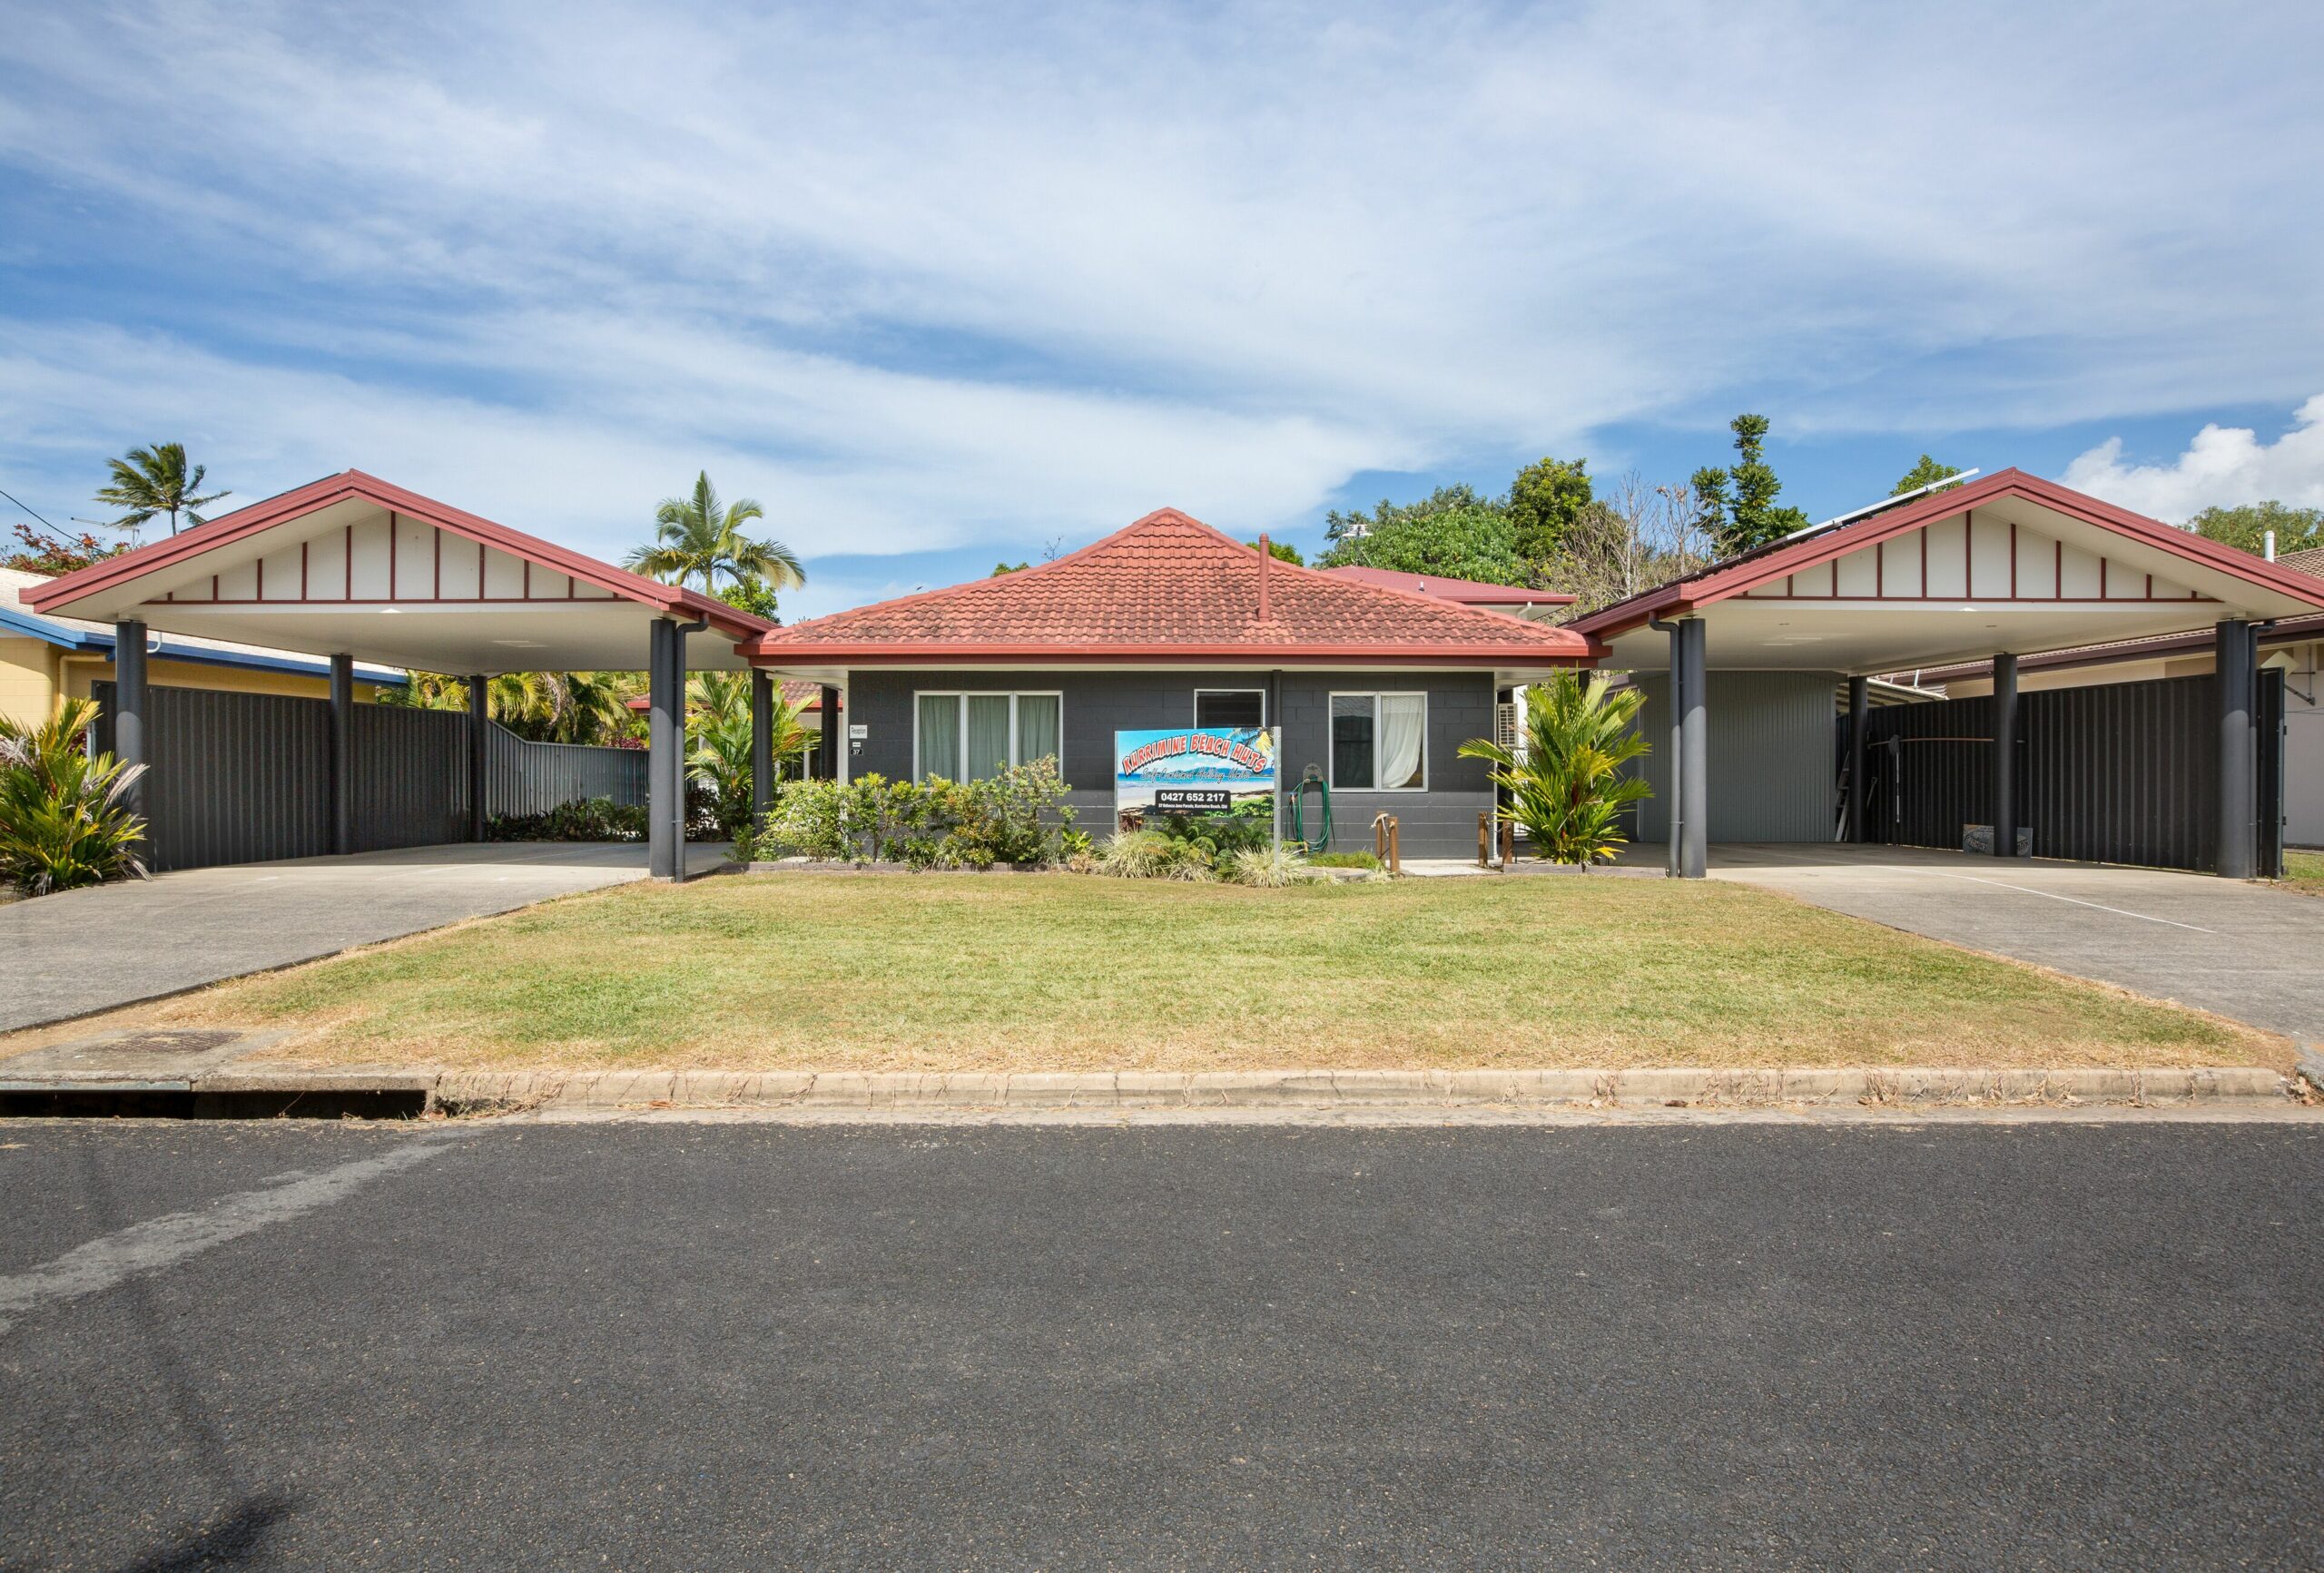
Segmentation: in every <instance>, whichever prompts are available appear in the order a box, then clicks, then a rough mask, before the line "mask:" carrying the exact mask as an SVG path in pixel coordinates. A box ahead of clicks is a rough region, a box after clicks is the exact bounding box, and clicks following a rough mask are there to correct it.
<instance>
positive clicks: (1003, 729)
mask: <svg viewBox="0 0 2324 1573" xmlns="http://www.w3.org/2000/svg"><path fill="white" fill-rule="evenodd" d="M1008 768H1009V695H1007V694H1005V693H971V694H970V695H969V771H968V774H967V775H965V776H963V777H962V778H961V779H962V780H963V781H990V780H991V779H992V778H993V777H995V776H997V775H999V774H1000V773H1001V772H1004V771H1006V770H1007V769H1008Z"/></svg>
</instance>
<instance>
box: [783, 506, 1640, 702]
mask: <svg viewBox="0 0 2324 1573" xmlns="http://www.w3.org/2000/svg"><path fill="white" fill-rule="evenodd" d="M1263 603H1264V614H1262V605H1263ZM738 648H740V649H742V650H743V652H744V653H745V654H753V655H755V656H757V657H758V658H759V659H760V660H762V661H763V662H764V663H766V664H771V665H784V664H793V663H797V664H808V663H812V664H818V665H821V664H842V663H852V664H883V663H884V664H901V663H903V662H921V663H926V662H939V663H945V664H951V663H959V662H964V661H1002V662H1020V663H1028V664H1030V663H1037V662H1040V661H1059V660H1084V661H1132V662H1138V663H1169V662H1190V661H1222V660H1226V661H1256V660H1267V661H1295V662H1309V663H1313V662H1317V661H1364V660H1384V661H1389V662H1414V663H1428V662H1476V663H1478V664H1502V665H1512V664H1514V665H1543V664H1550V665H1555V664H1566V663H1581V662H1585V661H1587V660H1589V659H1590V657H1591V656H1592V655H1593V654H1596V651H1595V647H1594V646H1592V645H1591V644H1590V641H1588V640H1587V639H1585V638H1583V637H1582V636H1581V635H1580V634H1575V633H1573V632H1571V630H1569V629H1564V628H1551V627H1547V626H1544V625H1542V624H1538V623H1528V622H1526V621H1524V620H1523V619H1521V618H1519V617H1514V616H1511V615H1509V614H1505V613H1500V612H1488V611H1482V610H1480V609H1477V608H1475V607H1471V606H1464V605H1459V604H1458V603H1456V602H1452V601H1446V600H1443V599H1440V598H1436V597H1433V596H1429V595H1418V594H1415V593H1413V592H1412V591H1409V590H1403V589H1390V588H1386V587H1384V586H1382V585H1371V584H1365V583H1363V582H1361V581H1359V580H1354V579H1350V578H1344V577H1341V576H1338V575H1332V574H1326V573H1323V572H1320V571H1318V570H1316V569H1314V568H1299V567H1294V566H1292V565H1290V564H1288V563H1282V562H1275V561H1274V560H1272V559H1270V558H1268V557H1266V556H1265V555H1262V554H1260V553H1258V552H1255V551H1253V550H1252V549H1251V548H1250V547H1248V546H1244V545H1242V544H1241V543H1240V542H1238V541H1236V540H1233V539H1231V538H1230V537H1228V536H1224V535H1222V534H1220V533H1219V532H1218V531H1216V530H1214V529H1212V528H1211V527H1210V526H1208V525H1206V524H1204V523H1202V522H1201V521H1200V520H1198V519H1194V518H1190V517H1188V516H1187V515H1185V514H1182V513H1180V512H1178V511H1177V509H1176V508H1163V509H1160V510H1158V511H1157V512H1155V513H1151V514H1148V515H1147V516H1145V517H1144V518H1142V519H1140V520H1138V521H1137V523H1136V524H1134V525H1131V526H1128V528H1127V529H1122V530H1118V531H1116V532H1115V533H1114V534H1112V535H1110V536H1107V537H1106V538H1105V539H1103V540H1101V541H1098V542H1097V543H1095V544H1094V545H1091V546H1084V547H1083V548H1082V549H1081V550H1079V551H1078V552H1074V553H1070V554H1068V555H1066V556H1062V557H1059V558H1058V559H1057V560H1056V561H1055V562H1052V563H1042V564H1040V565H1037V566H1035V567H1031V568H1026V569H1022V570H1020V571H1019V572H1017V573H1014V574H1003V575H1000V576H999V577H997V578H990V579H978V580H975V581H972V582H971V583H969V584H966V585H953V586H951V587H950V588H949V589H943V590H931V591H929V592H927V593H925V594H923V595H906V596H904V597H902V598H901V599H899V600H894V601H881V602H879V603H877V604H876V605H870V606H859V607H857V608H855V609H854V610H852V611H848V612H839V613H835V614H832V615H831V616H828V617H818V618H814V619H812V620H810V621H808V622H804V623H794V624H790V625H789V626H787V627H782V628H776V629H774V630H773V631H771V632H769V633H767V634H763V635H761V636H760V637H759V638H758V639H756V640H754V641H751V642H749V643H747V644H742V645H739V646H738Z"/></svg>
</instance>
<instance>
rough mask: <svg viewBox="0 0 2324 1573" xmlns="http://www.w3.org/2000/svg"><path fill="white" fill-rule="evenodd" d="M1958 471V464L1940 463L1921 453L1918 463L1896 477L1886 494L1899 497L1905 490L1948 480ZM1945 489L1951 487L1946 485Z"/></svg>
mask: <svg viewBox="0 0 2324 1573" xmlns="http://www.w3.org/2000/svg"><path fill="white" fill-rule="evenodd" d="M1960 473H1961V467H1960V466H1958V465H1950V464H1942V463H1940V462H1938V461H1937V460H1935V459H1933V458H1931V457H1929V456H1928V455H1926V454H1923V455H1921V460H1920V463H1918V464H1916V465H1915V466H1914V467H1912V468H1910V469H1908V470H1906V471H1905V473H1904V474H1903V475H1901V476H1899V477H1896V487H1895V488H1894V489H1893V490H1891V491H1890V492H1889V494H1888V495H1889V496H1892V497H1901V496H1904V495H1905V493H1906V492H1916V491H1918V490H1920V489H1921V488H1922V487H1933V486H1935V485H1936V483H1937V482H1939V481H1949V480H1951V479H1952V478H1953V477H1955V476H1957V475H1959V474H1960ZM1945 489H1946V490H1948V491H1949V490H1951V489H1952V488H1951V487H1946V488H1945Z"/></svg>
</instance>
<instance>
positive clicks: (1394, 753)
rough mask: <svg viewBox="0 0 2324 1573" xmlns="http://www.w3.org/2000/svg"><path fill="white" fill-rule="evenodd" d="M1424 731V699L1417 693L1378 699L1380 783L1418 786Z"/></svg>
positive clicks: (1426, 706) (1385, 695)
mask: <svg viewBox="0 0 2324 1573" xmlns="http://www.w3.org/2000/svg"><path fill="white" fill-rule="evenodd" d="M1427 730H1428V700H1427V698H1426V696H1424V695H1423V694H1418V693H1384V694H1382V695H1381V696H1380V784H1381V785H1382V786H1384V787H1416V786H1418V785H1420V784H1421V775H1422V765H1421V734H1422V733H1423V732H1426V731H1427Z"/></svg>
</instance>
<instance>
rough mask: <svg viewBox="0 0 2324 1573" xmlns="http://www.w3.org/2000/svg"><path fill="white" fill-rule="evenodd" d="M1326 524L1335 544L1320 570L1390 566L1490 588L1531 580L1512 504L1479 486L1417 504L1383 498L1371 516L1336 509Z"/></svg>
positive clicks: (1445, 491)
mask: <svg viewBox="0 0 2324 1573" xmlns="http://www.w3.org/2000/svg"><path fill="white" fill-rule="evenodd" d="M1325 527H1326V529H1327V531H1328V532H1329V534H1330V535H1331V537H1332V543H1333V544H1332V548H1331V550H1329V551H1328V552H1325V553H1324V555H1323V556H1321V557H1319V558H1318V559H1316V565H1317V566H1319V567H1324V568H1338V567H1349V566H1355V567H1365V568H1386V569H1389V570H1391V571H1393V572H1395V573H1399V574H1438V575H1443V576H1444V577H1446V578H1449V579H1476V580H1481V581H1482V582H1484V583H1486V584H1489V585H1524V584H1530V583H1531V577H1530V575H1531V572H1532V567H1531V565H1529V564H1528V563H1527V562H1526V560H1525V557H1524V555H1523V554H1522V553H1521V552H1520V551H1519V550H1518V548H1517V527H1516V526H1515V525H1514V524H1513V523H1512V521H1511V519H1510V517H1509V513H1508V509H1507V508H1506V506H1504V505H1502V503H1500V502H1498V501H1495V500H1492V499H1490V498H1487V497H1483V496H1479V495H1478V493H1477V490H1476V488H1475V487H1469V486H1450V487H1437V488H1436V490H1435V491H1433V492H1432V493H1430V494H1429V495H1428V496H1426V497H1425V498H1423V500H1422V501H1420V502H1416V503H1405V504H1402V505H1397V504H1393V503H1390V502H1389V501H1387V500H1386V499H1385V498H1383V499H1382V500H1381V503H1380V506H1379V507H1378V508H1376V509H1374V511H1373V513H1372V514H1371V515H1370V516H1365V515H1364V514H1360V513H1348V514H1342V513H1338V512H1334V513H1333V514H1331V515H1330V516H1329V517H1328V518H1327V519H1326V521H1325Z"/></svg>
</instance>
